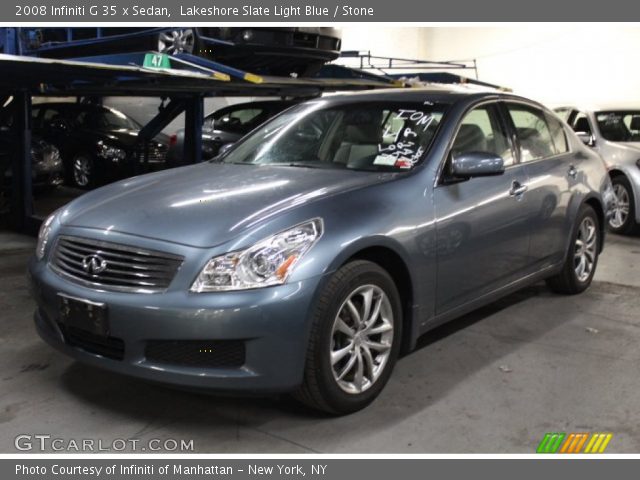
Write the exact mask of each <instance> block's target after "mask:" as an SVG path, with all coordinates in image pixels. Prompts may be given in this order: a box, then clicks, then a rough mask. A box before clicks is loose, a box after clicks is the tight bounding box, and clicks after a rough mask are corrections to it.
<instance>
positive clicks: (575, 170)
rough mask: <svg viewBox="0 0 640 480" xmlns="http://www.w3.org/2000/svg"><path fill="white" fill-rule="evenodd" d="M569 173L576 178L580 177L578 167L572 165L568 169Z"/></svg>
mask: <svg viewBox="0 0 640 480" xmlns="http://www.w3.org/2000/svg"><path fill="white" fill-rule="evenodd" d="M567 175H569V176H570V177H571V178H573V179H574V180H575V179H576V178H577V177H578V170H577V169H576V167H574V166H573V165H571V166H570V167H569V170H567Z"/></svg>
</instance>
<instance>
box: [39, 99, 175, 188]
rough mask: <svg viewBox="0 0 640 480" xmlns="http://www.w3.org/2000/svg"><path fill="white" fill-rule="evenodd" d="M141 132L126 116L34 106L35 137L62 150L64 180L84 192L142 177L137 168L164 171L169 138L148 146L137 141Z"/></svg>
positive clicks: (71, 106)
mask: <svg viewBox="0 0 640 480" xmlns="http://www.w3.org/2000/svg"><path fill="white" fill-rule="evenodd" d="M141 128H142V127H141V125H140V124H139V123H138V122H136V121H135V120H133V119H132V118H130V117H128V116H127V115H125V114H124V113H122V112H120V111H118V110H115V109H113V108H109V107H106V106H103V105H96V104H83V103H41V104H36V105H34V106H33V131H34V132H35V133H36V134H37V135H39V136H41V137H42V138H43V139H45V140H47V141H49V142H51V143H52V144H54V145H55V146H56V147H58V149H59V150H60V155H61V156H62V162H63V165H64V172H65V180H66V181H67V183H68V184H70V185H73V186H75V187H79V188H85V189H89V188H93V187H96V186H99V185H102V184H104V183H108V182H110V181H113V180H118V179H122V178H126V177H129V176H132V175H135V174H137V173H140V170H138V168H139V169H141V170H144V171H149V170H151V171H155V170H161V169H163V168H165V167H166V164H165V160H166V155H167V150H168V145H169V138H168V137H167V136H166V135H163V134H161V135H159V136H157V137H156V138H155V139H154V140H153V141H152V142H149V144H148V146H145V142H142V141H140V140H139V139H138V133H139V131H140V129H141ZM146 149H147V150H146ZM145 151H146V152H147V153H146V154H145Z"/></svg>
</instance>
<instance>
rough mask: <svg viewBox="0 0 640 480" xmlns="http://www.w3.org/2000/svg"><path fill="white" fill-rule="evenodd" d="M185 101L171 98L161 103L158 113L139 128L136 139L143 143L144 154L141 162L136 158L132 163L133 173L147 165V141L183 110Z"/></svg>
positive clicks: (139, 171) (142, 169) (140, 171)
mask: <svg viewBox="0 0 640 480" xmlns="http://www.w3.org/2000/svg"><path fill="white" fill-rule="evenodd" d="M186 106H187V103H186V101H185V100H184V99H175V98H174V99H171V100H170V101H169V103H168V104H167V105H161V106H160V108H159V109H158V114H157V115H156V116H155V117H153V118H152V119H151V120H150V121H149V123H147V124H146V125H145V126H144V127H142V128H141V129H140V131H139V132H138V139H139V140H140V141H141V142H143V144H144V155H143V158H142V162H140V161H139V159H137V160H136V161H135V162H134V163H133V173H134V175H138V174H140V173H143V171H144V170H145V168H143V164H144V166H145V167H146V165H148V160H149V141H151V140H153V138H154V137H155V136H156V135H158V134H159V133H160V132H161V131H162V129H163V128H164V127H166V126H167V125H169V123H171V122H172V121H173V120H174V119H175V118H176V117H177V116H178V115H180V114H181V113H182V112H184V110H185V108H186Z"/></svg>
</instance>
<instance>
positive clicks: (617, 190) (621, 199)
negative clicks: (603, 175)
mask: <svg viewBox="0 0 640 480" xmlns="http://www.w3.org/2000/svg"><path fill="white" fill-rule="evenodd" d="M613 193H614V194H615V197H616V201H615V205H614V207H613V215H612V216H611V218H610V219H609V225H610V226H611V227H612V228H616V229H618V228H622V226H623V225H624V224H625V223H626V222H627V218H628V217H629V206H630V203H631V202H630V196H629V192H628V191H627V189H626V188H625V186H624V185H621V184H619V183H617V184H615V185H614V186H613Z"/></svg>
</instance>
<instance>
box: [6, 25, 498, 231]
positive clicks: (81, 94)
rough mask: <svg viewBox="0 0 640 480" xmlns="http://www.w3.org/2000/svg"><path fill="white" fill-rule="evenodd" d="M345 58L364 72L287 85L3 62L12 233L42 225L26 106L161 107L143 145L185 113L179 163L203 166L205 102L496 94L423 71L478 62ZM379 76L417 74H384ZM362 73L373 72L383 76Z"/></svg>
mask: <svg viewBox="0 0 640 480" xmlns="http://www.w3.org/2000/svg"><path fill="white" fill-rule="evenodd" d="M10 30H11V29H9V28H5V29H3V31H4V32H5V34H6V35H9V33H11V32H9V31H10ZM7 32H9V33H7ZM14 36H15V32H14ZM1 40H2V39H0V41H1ZM5 40H6V39H5ZM7 41H8V40H7ZM5 43H6V41H5ZM5 46H6V45H5ZM5 51H7V50H6V49H5ZM15 53H19V52H15ZM342 57H343V58H359V59H360V66H361V67H362V68H360V69H355V68H350V67H347V66H343V65H338V64H328V65H326V66H325V67H324V68H323V69H322V70H321V71H320V72H319V73H318V74H317V75H316V76H315V77H313V78H308V77H302V78H292V77H272V76H261V75H255V74H253V73H251V72H245V71H242V70H239V69H237V68H233V67H230V66H228V65H224V64H221V63H218V62H215V61H212V60H210V59H206V58H203V57H199V56H196V55H192V54H188V53H178V54H175V55H171V56H169V55H166V54H163V53H158V52H139V53H125V54H115V55H102V56H93V57H83V58H76V59H72V60H57V59H44V58H37V57H32V56H20V55H8V54H0V72H3V73H4V75H0V98H2V97H3V96H4V97H5V98H11V99H12V100H11V101H12V103H13V104H14V105H13V108H14V125H13V129H14V133H15V135H16V136H15V138H16V141H15V149H14V152H13V155H12V165H11V168H12V185H11V189H10V191H11V199H10V205H11V208H10V210H11V223H12V226H13V228H16V229H18V230H22V231H27V232H35V231H37V228H38V227H39V225H40V223H41V221H42V219H41V218H37V217H35V216H34V209H33V197H32V185H31V158H30V145H31V102H32V97H34V96H36V97H37V96H46V97H77V98H78V99H80V98H101V97H106V96H139V97H156V98H158V99H162V103H161V105H160V107H159V109H158V113H157V115H156V116H155V117H154V118H153V119H151V121H150V122H149V123H148V124H147V125H145V126H144V127H143V128H142V129H141V130H140V132H139V138H141V139H142V140H143V141H145V143H148V142H149V141H150V140H151V139H153V138H154V137H155V136H156V135H157V134H158V133H160V132H161V131H162V129H163V128H165V127H166V126H167V125H168V124H169V123H170V122H171V121H172V120H174V119H175V118H176V117H177V116H178V115H180V114H181V113H183V112H184V113H185V143H184V158H186V159H191V161H192V162H194V163H195V162H199V161H201V160H202V122H203V119H204V113H205V112H204V98H205V97H212V96H217V97H234V96H236V97H237V96H243V97H280V98H313V97H317V96H319V95H321V94H322V93H324V92H334V91H350V90H367V89H378V88H398V87H404V86H409V85H410V84H411V83H413V84H415V82H407V81H406V80H407V77H416V78H419V79H420V81H421V82H424V83H449V84H451V83H474V84H477V85H481V86H486V87H489V88H500V87H497V86H495V85H491V84H487V83H484V82H480V81H478V80H472V79H468V78H465V77H460V76H457V75H452V74H449V73H443V72H436V73H433V72H431V73H425V72H424V71H423V70H440V71H441V70H443V69H446V70H449V69H469V68H471V69H473V70H474V71H476V73H477V68H476V65H475V62H473V64H472V65H470V64H467V63H460V62H428V61H420V60H410V59H395V58H390V57H376V56H373V55H371V54H370V52H365V53H361V52H343V54H342ZM383 64H384V65H383ZM383 68H384V69H386V70H389V69H390V70H396V69H400V68H401V69H403V70H406V69H407V68H411V69H417V70H420V71H419V72H418V73H411V74H406V73H405V74H397V73H393V74H388V73H387V72H386V71H385V70H384V69H383ZM366 70H377V71H380V72H382V73H383V75H380V74H373V73H371V72H369V71H366ZM425 75H426V77H425ZM443 75H444V76H443ZM429 76H431V77H429ZM147 155H148V152H145V154H144V156H143V159H142V162H141V163H139V164H137V165H136V166H135V169H134V171H135V172H137V173H142V172H144V169H145V166H146V163H147Z"/></svg>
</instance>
